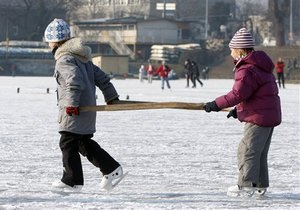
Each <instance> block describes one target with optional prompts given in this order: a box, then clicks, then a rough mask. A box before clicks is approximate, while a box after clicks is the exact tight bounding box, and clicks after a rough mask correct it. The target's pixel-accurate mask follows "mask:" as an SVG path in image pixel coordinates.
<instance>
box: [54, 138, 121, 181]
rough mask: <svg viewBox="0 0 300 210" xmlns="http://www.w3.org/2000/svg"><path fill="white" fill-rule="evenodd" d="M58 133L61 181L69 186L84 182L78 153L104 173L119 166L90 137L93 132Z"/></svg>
mask: <svg viewBox="0 0 300 210" xmlns="http://www.w3.org/2000/svg"><path fill="white" fill-rule="evenodd" d="M60 134H61V137H60V142H59V146H60V149H61V151H62V162H63V167H64V171H63V177H62V179H61V181H62V182H63V183H65V184H67V185H69V186H74V185H83V184H84V180H83V171H82V165H81V158H80V154H81V155H83V156H85V157H87V159H88V160H89V161H90V162H91V163H92V164H93V165H94V166H96V167H97V168H99V169H100V171H101V172H102V174H104V175H105V174H109V173H111V172H112V171H114V170H115V169H116V168H117V167H119V166H120V164H119V163H118V162H117V161H116V160H115V159H113V158H112V157H111V156H110V155H109V154H108V153H107V152H106V151H105V150H104V149H102V148H101V147H100V145H99V144H98V143H97V142H95V141H94V140H92V139H91V138H92V137H93V134H88V135H80V134H74V133H69V132H60Z"/></svg>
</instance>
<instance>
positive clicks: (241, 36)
mask: <svg viewBox="0 0 300 210" xmlns="http://www.w3.org/2000/svg"><path fill="white" fill-rule="evenodd" d="M229 47H230V48H234V49H246V48H253V47H254V40H253V37H252V35H251V33H250V32H249V31H248V30H247V29H246V28H241V29H240V30H238V31H237V32H236V33H235V34H234V36H233V37H232V39H231V41H230V42H229Z"/></svg>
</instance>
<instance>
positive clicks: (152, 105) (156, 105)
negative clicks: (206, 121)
mask: <svg viewBox="0 0 300 210" xmlns="http://www.w3.org/2000/svg"><path fill="white" fill-rule="evenodd" d="M204 104H205V103H185V102H146V103H127V104H114V105H98V106H82V107H80V112H97V111H125V110H143V109H188V110H203V106H204Z"/></svg>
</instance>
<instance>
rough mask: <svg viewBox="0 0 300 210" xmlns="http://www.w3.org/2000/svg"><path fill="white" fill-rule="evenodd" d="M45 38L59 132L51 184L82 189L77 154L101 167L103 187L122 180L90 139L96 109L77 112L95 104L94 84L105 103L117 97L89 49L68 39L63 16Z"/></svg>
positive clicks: (114, 165) (115, 165) (116, 166)
mask: <svg viewBox="0 0 300 210" xmlns="http://www.w3.org/2000/svg"><path fill="white" fill-rule="evenodd" d="M45 41H46V42H48V43H49V47H50V48H51V49H52V52H53V55H54V58H55V60H56V65H55V74H54V75H55V78H56V82H57V100H58V108H59V114H58V123H59V133H60V135H61V137H60V142H59V146H60V149H61V151H62V162H63V175H62V178H61V180H59V181H57V182H54V183H53V184H52V186H53V187H54V188H56V189H61V190H63V191H67V190H71V191H79V190H81V188H82V186H83V184H84V180H83V171H82V165H81V159H80V154H81V155H83V156H85V157H87V159H88V160H89V161H90V162H91V163H92V164H93V165H94V166H96V167H98V168H100V171H101V172H102V174H103V179H102V181H101V184H100V186H101V187H102V188H104V189H106V190H110V189H112V188H113V187H114V182H115V181H119V179H122V176H123V170H122V167H121V166H120V164H119V163H118V162H117V161H116V160H115V159H114V158H112V157H111V156H110V155H109V154H108V153H107V152H106V151H105V150H104V149H102V148H101V147H100V146H99V144H98V143H97V142H96V141H94V140H92V137H93V134H94V133H95V132H96V128H95V127H96V126H95V125H96V112H82V113H79V107H80V106H95V105H96V86H97V87H98V88H99V89H100V90H101V91H102V93H103V95H104V98H105V101H106V102H107V104H112V103H114V101H117V100H118V97H119V95H118V93H117V91H116V90H115V88H114V86H113V84H112V83H111V82H110V79H109V77H108V76H107V75H106V74H105V73H104V72H103V71H102V70H101V69H100V68H99V67H97V66H96V65H94V64H93V63H92V61H91V49H90V48H89V47H88V46H85V45H83V44H82V42H81V40H80V39H79V38H71V34H70V27H69V25H68V24H67V23H66V22H65V21H64V20H62V19H54V20H53V21H52V22H51V23H50V24H49V25H48V26H47V28H46V30H45Z"/></svg>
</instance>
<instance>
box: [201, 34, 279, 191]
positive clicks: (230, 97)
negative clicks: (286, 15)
mask: <svg viewBox="0 0 300 210" xmlns="http://www.w3.org/2000/svg"><path fill="white" fill-rule="evenodd" d="M229 47H230V50H231V56H232V57H233V59H234V63H235V69H234V71H235V74H234V85H233V87H232V90H231V91H229V92H228V93H227V94H225V95H222V96H220V97H217V98H216V99H215V100H214V101H212V102H208V103H206V104H205V105H204V107H203V109H204V110H205V111H206V112H211V111H216V112H218V111H220V110H221V109H224V108H227V107H234V106H235V108H234V109H232V110H231V111H230V112H229V114H228V115H227V118H229V117H233V118H238V119H239V121H241V122H244V123H245V126H244V137H243V138H242V140H241V142H240V144H239V147H238V169H239V178H238V182H237V185H235V186H232V187H229V188H228V192H227V194H228V195H229V196H252V195H253V194H254V193H257V194H258V195H263V194H264V193H265V192H266V190H267V188H268V187H269V175H268V163H267V156H268V151H269V147H270V143H271V138H272V134H273V130H274V127H275V126H277V125H279V124H280V123H281V105H280V98H279V95H278V87H277V84H276V80H275V77H274V75H273V69H274V64H273V62H272V60H271V58H270V57H269V56H268V55H267V54H266V53H265V52H263V51H255V50H254V41H253V38H252V35H251V33H250V32H249V31H248V30H247V29H246V28H242V29H240V30H239V31H237V32H236V33H235V35H234V36H233V38H232V40H231V41H230V43H229Z"/></svg>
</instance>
